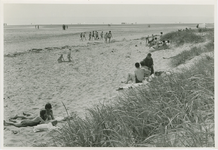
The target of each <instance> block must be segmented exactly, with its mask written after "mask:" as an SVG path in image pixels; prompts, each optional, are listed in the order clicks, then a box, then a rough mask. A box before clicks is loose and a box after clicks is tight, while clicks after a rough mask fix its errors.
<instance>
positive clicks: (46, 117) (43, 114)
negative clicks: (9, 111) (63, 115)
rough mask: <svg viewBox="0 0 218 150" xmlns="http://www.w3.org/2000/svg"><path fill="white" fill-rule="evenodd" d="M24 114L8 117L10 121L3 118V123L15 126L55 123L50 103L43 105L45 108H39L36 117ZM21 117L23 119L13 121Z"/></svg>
mask: <svg viewBox="0 0 218 150" xmlns="http://www.w3.org/2000/svg"><path fill="white" fill-rule="evenodd" d="M23 115H24V116H18V115H16V116H15V117H12V118H10V119H9V121H10V122H6V121H5V120H4V125H5V126H7V125H13V126H15V127H27V126H36V125H38V124H45V123H49V122H51V123H52V125H53V126H55V125H56V124H57V120H54V116H53V111H52V107H51V104H50V103H47V104H46V105H45V109H42V110H40V114H39V116H38V117H31V115H30V114H26V113H23ZM17 118H21V119H24V120H22V121H21V122H17V121H14V120H13V119H17Z"/></svg>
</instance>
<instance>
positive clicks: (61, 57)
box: [58, 54, 64, 63]
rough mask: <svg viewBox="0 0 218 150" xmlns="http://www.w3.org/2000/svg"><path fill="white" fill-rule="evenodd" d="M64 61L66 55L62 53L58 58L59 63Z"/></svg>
mask: <svg viewBox="0 0 218 150" xmlns="http://www.w3.org/2000/svg"><path fill="white" fill-rule="evenodd" d="M63 61H64V57H63V54H61V56H60V57H59V58H58V63H61V62H63Z"/></svg>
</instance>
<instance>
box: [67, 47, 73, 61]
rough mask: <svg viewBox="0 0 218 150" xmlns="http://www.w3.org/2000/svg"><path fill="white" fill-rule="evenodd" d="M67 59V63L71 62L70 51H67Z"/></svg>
mask: <svg viewBox="0 0 218 150" xmlns="http://www.w3.org/2000/svg"><path fill="white" fill-rule="evenodd" d="M67 58H68V61H69V62H71V58H72V57H71V49H69V52H68V54H67Z"/></svg>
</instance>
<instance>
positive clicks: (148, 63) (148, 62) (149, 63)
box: [143, 53, 154, 75]
mask: <svg viewBox="0 0 218 150" xmlns="http://www.w3.org/2000/svg"><path fill="white" fill-rule="evenodd" d="M143 61H144V64H145V66H147V67H148V68H149V69H150V70H151V75H152V74H153V73H154V68H153V65H154V63H153V58H152V57H151V53H148V55H147V57H146V58H145V59H144V60H143Z"/></svg>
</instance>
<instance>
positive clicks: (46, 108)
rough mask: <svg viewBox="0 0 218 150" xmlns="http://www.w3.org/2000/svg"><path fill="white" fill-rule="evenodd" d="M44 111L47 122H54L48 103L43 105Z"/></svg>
mask: <svg viewBox="0 0 218 150" xmlns="http://www.w3.org/2000/svg"><path fill="white" fill-rule="evenodd" d="M45 110H46V115H47V118H48V120H54V115H53V111H52V106H51V104H50V103H47V104H46V105H45Z"/></svg>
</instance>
